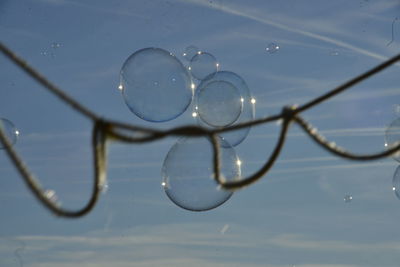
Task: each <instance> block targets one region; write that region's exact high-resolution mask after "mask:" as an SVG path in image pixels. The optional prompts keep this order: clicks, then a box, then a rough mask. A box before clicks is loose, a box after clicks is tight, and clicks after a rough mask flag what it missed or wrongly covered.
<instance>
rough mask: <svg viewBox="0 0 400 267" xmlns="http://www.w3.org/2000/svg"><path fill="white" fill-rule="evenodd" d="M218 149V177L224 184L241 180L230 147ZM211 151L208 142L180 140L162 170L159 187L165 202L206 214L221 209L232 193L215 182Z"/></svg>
mask: <svg viewBox="0 0 400 267" xmlns="http://www.w3.org/2000/svg"><path fill="white" fill-rule="evenodd" d="M220 142H221V143H225V144H224V146H223V147H221V174H222V175H223V177H224V178H225V179H226V180H227V181H233V180H238V179H240V174H241V171H240V165H241V162H240V160H239V158H238V157H237V155H236V152H235V150H234V148H233V147H231V146H229V144H227V143H226V142H225V141H224V140H222V139H221V140H220ZM212 158H213V150H212V145H211V142H210V141H209V139H207V138H205V137H201V138H186V137H184V138H181V139H179V140H178V141H177V142H176V143H175V144H174V145H173V146H172V148H171V149H170V151H169V152H168V154H167V156H166V158H165V160H164V164H163V167H162V177H163V180H162V186H163V188H164V190H165V193H166V194H167V196H168V198H169V199H170V200H171V201H172V202H173V203H175V204H176V205H177V206H179V207H181V208H183V209H186V210H190V211H206V210H210V209H214V208H216V207H218V206H220V205H222V204H223V203H224V202H225V201H227V200H228V199H229V198H230V197H231V196H232V192H231V191H226V190H224V189H221V188H220V186H219V185H218V184H217V182H216V181H215V180H214V174H213V167H212V166H213V162H212Z"/></svg>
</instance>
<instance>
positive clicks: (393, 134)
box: [385, 118, 400, 162]
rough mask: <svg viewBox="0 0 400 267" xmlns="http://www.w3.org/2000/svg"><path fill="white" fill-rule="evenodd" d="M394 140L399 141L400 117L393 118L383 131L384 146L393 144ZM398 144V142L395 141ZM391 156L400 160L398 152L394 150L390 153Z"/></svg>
mask: <svg viewBox="0 0 400 267" xmlns="http://www.w3.org/2000/svg"><path fill="white" fill-rule="evenodd" d="M396 142H400V118H398V119H395V120H394V121H393V122H392V123H391V124H390V125H389V127H388V128H387V129H386V132H385V146H386V147H388V146H391V145H394V144H395V143H396ZM397 144H399V143H397ZM392 156H393V158H394V159H395V160H397V161H399V162H400V152H396V153H395V154H393V155H392Z"/></svg>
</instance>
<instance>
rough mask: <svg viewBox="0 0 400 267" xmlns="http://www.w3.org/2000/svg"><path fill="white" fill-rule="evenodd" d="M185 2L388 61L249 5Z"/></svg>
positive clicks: (301, 22) (193, 0)
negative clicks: (287, 22) (274, 18)
mask: <svg viewBox="0 0 400 267" xmlns="http://www.w3.org/2000/svg"><path fill="white" fill-rule="evenodd" d="M185 2H191V3H192V4H196V5H200V6H205V7H209V8H215V9H218V10H220V11H221V12H224V13H228V14H231V15H235V16H239V17H243V18H247V19H250V20H253V21H256V22H259V23H261V24H265V25H268V26H270V27H274V28H277V29H280V30H283V31H287V32H290V33H295V34H299V35H302V36H305V37H309V38H312V39H315V40H318V41H322V42H325V43H328V44H331V45H335V46H338V47H342V48H346V49H349V50H351V51H354V52H356V53H358V54H362V55H366V56H368V57H371V58H375V59H378V60H385V59H387V57H386V56H383V55H381V54H378V53H375V52H373V51H369V50H367V49H364V48H362V47H359V46H356V45H353V44H350V43H348V42H345V41H341V40H339V39H336V38H332V37H329V36H326V35H323V34H320V33H315V32H311V31H309V30H303V29H300V28H299V27H296V28H295V27H292V26H289V25H287V24H286V23H283V22H278V21H275V20H272V19H268V18H266V17H265V15H264V13H265V10H264V11H263V13H261V11H260V10H259V9H257V8H250V7H249V6H248V5H241V6H239V5H233V4H231V5H228V4H225V5H224V6H223V7H222V8H220V7H218V6H213V5H209V4H208V2H207V1H200V0H190V1H185ZM279 17H285V18H284V19H282V20H281V21H291V25H297V26H300V25H302V24H303V23H304V21H303V20H301V21H300V20H298V21H293V19H291V20H290V19H289V18H286V16H284V15H283V14H279ZM332 26H333V25H329V26H327V27H324V31H326V30H327V29H330V28H332Z"/></svg>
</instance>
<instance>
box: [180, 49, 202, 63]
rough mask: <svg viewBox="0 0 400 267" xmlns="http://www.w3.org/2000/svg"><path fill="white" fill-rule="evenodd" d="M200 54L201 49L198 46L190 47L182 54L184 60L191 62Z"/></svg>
mask: <svg viewBox="0 0 400 267" xmlns="http://www.w3.org/2000/svg"><path fill="white" fill-rule="evenodd" d="M198 52H200V49H199V48H198V47H197V46H194V45H189V46H188V47H186V48H185V51H184V52H183V53H182V56H183V58H185V59H186V60H187V61H189V62H190V60H192V58H193V57H194V56H195V55H196V54H197V53H198Z"/></svg>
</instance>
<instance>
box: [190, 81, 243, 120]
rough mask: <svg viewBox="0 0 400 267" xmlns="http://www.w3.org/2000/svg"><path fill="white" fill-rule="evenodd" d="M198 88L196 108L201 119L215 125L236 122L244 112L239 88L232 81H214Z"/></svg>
mask: <svg viewBox="0 0 400 267" xmlns="http://www.w3.org/2000/svg"><path fill="white" fill-rule="evenodd" d="M203 85H204V86H201V87H198V88H197V92H196V94H197V97H196V98H195V99H196V103H195V110H196V111H197V113H198V114H199V116H200V119H201V120H203V121H204V122H205V123H207V124H209V125H211V126H213V127H224V126H228V125H230V124H232V123H234V122H235V121H236V120H237V119H238V118H239V116H240V113H242V108H243V102H242V101H241V99H242V98H241V95H240V92H239V89H237V88H236V87H235V86H234V85H233V84H231V83H230V82H225V81H212V82H210V83H205V84H203Z"/></svg>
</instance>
